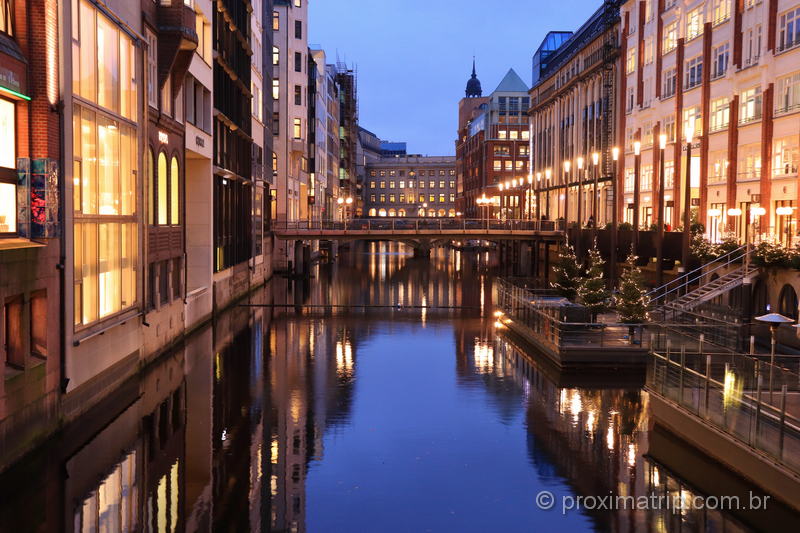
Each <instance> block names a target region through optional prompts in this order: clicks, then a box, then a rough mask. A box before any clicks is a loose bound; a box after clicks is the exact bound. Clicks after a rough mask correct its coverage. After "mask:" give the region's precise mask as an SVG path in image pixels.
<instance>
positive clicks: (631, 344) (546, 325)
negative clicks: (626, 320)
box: [495, 279, 650, 350]
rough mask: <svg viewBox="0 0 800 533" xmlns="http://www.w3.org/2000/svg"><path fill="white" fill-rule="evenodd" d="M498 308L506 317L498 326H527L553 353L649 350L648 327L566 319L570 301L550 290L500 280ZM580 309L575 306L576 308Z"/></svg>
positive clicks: (500, 318) (500, 320)
mask: <svg viewBox="0 0 800 533" xmlns="http://www.w3.org/2000/svg"><path fill="white" fill-rule="evenodd" d="M495 284H496V288H497V307H498V308H499V309H500V310H501V312H502V316H500V317H498V322H499V324H498V326H500V325H502V326H503V327H505V326H508V325H511V323H512V322H513V323H515V324H516V325H520V326H524V327H525V328H527V329H528V330H529V331H530V333H531V334H532V335H534V336H535V337H536V338H537V340H539V341H540V342H541V343H543V344H546V345H548V346H550V348H552V349H553V350H562V349H574V348H610V347H613V348H615V349H623V350H624V349H634V350H641V349H644V348H648V346H649V338H650V337H649V336H648V335H647V334H646V325H645V324H622V323H600V322H588V321H568V320H562V317H564V315H565V313H566V312H568V310H569V309H568V305H566V304H568V302H567V301H566V299H563V298H559V297H558V296H557V295H554V294H553V292H552V291H549V290H547V289H544V290H536V289H528V288H525V287H521V286H519V285H517V284H515V283H513V282H511V281H508V280H505V279H498V280H496V281H495ZM576 308H577V309H579V306H575V305H574V304H573V306H572V309H576Z"/></svg>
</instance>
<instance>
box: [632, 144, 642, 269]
mask: <svg viewBox="0 0 800 533" xmlns="http://www.w3.org/2000/svg"><path fill="white" fill-rule="evenodd" d="M641 167H642V143H641V142H640V141H635V142H634V143H633V180H634V181H633V253H634V255H636V254H638V253H639V210H640V209H639V192H640V189H641V185H640V183H639V174H640V172H641Z"/></svg>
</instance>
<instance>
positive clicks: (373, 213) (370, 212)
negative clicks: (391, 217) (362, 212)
mask: <svg viewBox="0 0 800 533" xmlns="http://www.w3.org/2000/svg"><path fill="white" fill-rule="evenodd" d="M376 213H377V211H376V210H375V208H374V207H373V208H371V209H370V210H369V216H371V217H374V216H375V214H376Z"/></svg>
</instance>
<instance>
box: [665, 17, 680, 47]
mask: <svg viewBox="0 0 800 533" xmlns="http://www.w3.org/2000/svg"><path fill="white" fill-rule="evenodd" d="M677 46H678V22H677V21H675V22H673V23H671V24H667V25H666V26H664V40H663V41H662V43H661V53H662V54H666V53H667V52H671V51H672V50H674V49H675V48H676V47H677Z"/></svg>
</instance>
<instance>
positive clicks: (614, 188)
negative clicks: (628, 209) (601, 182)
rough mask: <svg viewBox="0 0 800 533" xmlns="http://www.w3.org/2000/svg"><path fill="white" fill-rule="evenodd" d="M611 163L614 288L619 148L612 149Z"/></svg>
mask: <svg viewBox="0 0 800 533" xmlns="http://www.w3.org/2000/svg"><path fill="white" fill-rule="evenodd" d="M611 161H612V162H613V168H612V171H611V198H612V199H613V204H612V206H611V253H610V254H609V256H610V257H611V261H610V264H609V265H608V267H609V277H610V278H611V286H612V288H613V286H614V283H616V280H617V259H618V257H617V242H619V224H618V218H617V217H618V214H617V211H618V209H617V208H618V205H619V204H618V202H619V200H618V198H617V193H618V191H617V189H618V187H617V164H618V162H619V147H618V146H614V147H612V148H611Z"/></svg>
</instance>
